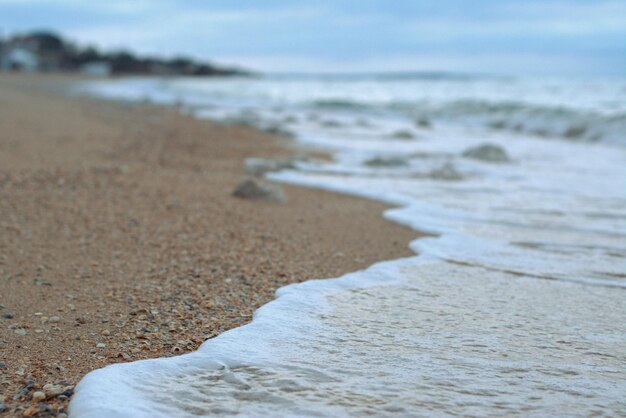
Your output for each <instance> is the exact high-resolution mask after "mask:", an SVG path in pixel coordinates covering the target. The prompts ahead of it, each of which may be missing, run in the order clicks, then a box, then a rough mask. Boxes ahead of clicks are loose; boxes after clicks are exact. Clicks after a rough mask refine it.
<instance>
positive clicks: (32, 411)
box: [22, 406, 39, 417]
mask: <svg viewBox="0 0 626 418" xmlns="http://www.w3.org/2000/svg"><path fill="white" fill-rule="evenodd" d="M38 412H39V408H37V407H36V406H31V407H29V408H27V409H25V410H24V412H22V416H24V417H32V416H33V415H35V414H37V413H38Z"/></svg>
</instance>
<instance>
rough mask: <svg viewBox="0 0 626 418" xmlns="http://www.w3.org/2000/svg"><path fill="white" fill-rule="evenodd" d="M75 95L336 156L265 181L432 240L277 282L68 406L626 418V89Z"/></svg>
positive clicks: (570, 86)
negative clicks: (223, 320)
mask: <svg viewBox="0 0 626 418" xmlns="http://www.w3.org/2000/svg"><path fill="white" fill-rule="evenodd" d="M81 91H82V92H88V93H89V94H92V95H98V96H100V97H105V98H109V99H114V100H131V101H146V100H148V101H152V102H157V103H161V104H166V105H176V106H178V107H179V108H180V109H181V111H185V112H191V113H193V114H195V115H196V116H198V117H201V118H210V119H214V120H217V121H220V123H244V124H248V125H252V126H255V127H258V128H260V129H266V130H269V131H272V132H279V133H283V134H288V135H290V136H292V137H293V140H294V141H295V142H296V143H297V144H299V145H300V146H302V147H307V148H316V149H323V150H327V151H331V152H333V155H334V156H335V158H334V160H333V161H331V162H328V161H315V160H310V159H299V160H293V161H290V162H289V164H287V165H282V166H283V167H289V168H288V169H284V170H282V171H277V172H271V173H268V174H267V177H269V178H270V179H272V180H274V181H278V182H287V183H294V184H299V185H303V186H307V187H317V188H324V189H327V190H333V191H338V192H342V193H349V194H353V195H358V196H363V197H366V198H371V199H377V200H381V201H385V202H388V203H390V204H392V205H394V206H396V209H392V210H390V211H388V212H386V213H385V214H384V216H386V217H387V218H389V219H390V220H393V221H396V222H400V223H402V224H405V225H407V226H409V227H412V228H414V229H416V230H418V231H425V232H429V233H430V234H431V235H430V236H429V237H427V238H422V239H418V240H416V241H414V242H412V243H411V248H412V249H413V250H414V251H415V253H416V255H415V256H414V257H411V258H408V259H402V260H395V261H394V260H391V261H388V262H384V263H379V264H377V265H374V266H372V267H371V268H369V269H367V270H365V271H361V272H355V273H352V274H350V275H348V276H346V277H344V278H340V279H338V280H322V281H319V280H318V281H315V280H314V281H309V282H306V283H303V284H299V285H292V286H288V287H286V288H283V289H281V290H280V291H279V297H278V299H277V300H276V301H274V302H272V303H270V304H268V305H266V306H265V307H263V308H261V309H260V310H259V311H257V313H256V315H255V319H254V321H253V322H252V323H251V324H250V325H247V326H244V327H241V328H238V329H234V330H231V331H229V332H226V333H224V334H222V335H221V336H219V337H217V338H215V339H212V340H209V341H207V342H206V343H205V344H204V345H203V346H202V347H201V348H200V349H199V350H198V351H197V352H195V353H193V354H189V355H185V356H180V357H176V358H168V359H158V360H147V361H140V362H135V363H130V364H124V365H114V366H109V367H107V368H105V369H101V370H98V371H95V372H92V373H90V374H89V375H88V376H87V377H86V378H85V379H84V380H83V381H82V382H81V383H80V385H79V386H78V388H77V393H76V395H75V398H74V400H73V401H72V405H71V413H72V415H73V416H77V417H100V416H102V417H109V416H146V417H148V416H150V417H152V416H205V415H238V416H276V415H283V416H364V415H374V416H388V415H389V416H391V415H400V416H425V415H427V416H431V415H432V416H449V415H481V416H482V415H496V416H501V415H523V416H546V415H566V416H590V415H600V416H601V415H606V416H620V415H621V416H626V325H625V324H626V321H625V320H624V319H625V318H626V82H624V81H622V80H615V79H614V80H538V79H514V78H503V77H488V76H481V77H470V76H460V75H457V76H455V75H445V74H427V75H420V74H414V75H411V76H406V75H402V76H397V75H396V76H393V77H392V76H380V75H379V76H369V77H365V76H360V77H315V76H306V77H304V76H299V77H296V76H282V77H278V76H276V77H267V78H260V79H197V78H192V79H189V78H188V79H153V78H147V79H121V80H113V81H98V82H91V83H87V84H86V85H83V86H81ZM264 164H265V165H266V166H268V167H269V166H271V164H269V163H268V162H264V161H259V160H252V161H250V162H249V166H248V168H251V167H252V168H254V167H257V168H258V167H264ZM278 166H281V165H280V164H278ZM242 170H243V168H242ZM363 228H367V225H363Z"/></svg>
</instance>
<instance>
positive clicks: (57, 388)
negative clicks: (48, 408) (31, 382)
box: [43, 383, 65, 398]
mask: <svg viewBox="0 0 626 418" xmlns="http://www.w3.org/2000/svg"><path fill="white" fill-rule="evenodd" d="M43 391H44V393H45V394H46V396H47V397H48V398H54V397H55V396H59V395H60V394H62V393H63V392H65V390H64V388H63V386H61V385H53V384H52V383H48V384H45V385H44V386H43Z"/></svg>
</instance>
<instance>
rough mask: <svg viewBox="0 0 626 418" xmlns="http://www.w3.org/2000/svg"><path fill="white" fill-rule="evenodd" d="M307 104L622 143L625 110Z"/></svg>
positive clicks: (459, 103)
mask: <svg viewBox="0 0 626 418" xmlns="http://www.w3.org/2000/svg"><path fill="white" fill-rule="evenodd" d="M308 105H309V106H311V107H314V108H317V109H324V110H345V111H363V110H369V111H392V112H400V113H402V114H404V115H407V116H409V117H411V118H413V119H421V120H423V119H424V118H428V119H432V120H441V121H445V122H446V123H454V124H459V125H464V126H469V127H482V128H488V129H495V130H504V131H511V132H517V133H525V134H529V135H535V136H542V137H558V138H562V139H567V140H575V141H587V142H604V143H612V144H620V145H626V137H625V135H624V132H626V113H617V114H613V115H606V114H602V113H600V112H596V111H582V110H578V109H568V108H565V107H562V106H545V105H535V104H529V103H526V102H522V101H503V102H493V101H487V100H455V101H450V102H446V103H443V104H441V103H439V104H437V103H432V102H428V101H416V102H407V101H390V102H387V103H372V102H365V101H358V100H348V99H346V100H342V99H336V100H315V101H312V102H310V103H309V104H308Z"/></svg>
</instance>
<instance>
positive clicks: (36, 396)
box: [33, 392, 46, 402]
mask: <svg viewBox="0 0 626 418" xmlns="http://www.w3.org/2000/svg"><path fill="white" fill-rule="evenodd" d="M44 400H46V394H45V393H43V392H33V402H41V401H44Z"/></svg>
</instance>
